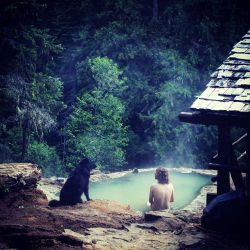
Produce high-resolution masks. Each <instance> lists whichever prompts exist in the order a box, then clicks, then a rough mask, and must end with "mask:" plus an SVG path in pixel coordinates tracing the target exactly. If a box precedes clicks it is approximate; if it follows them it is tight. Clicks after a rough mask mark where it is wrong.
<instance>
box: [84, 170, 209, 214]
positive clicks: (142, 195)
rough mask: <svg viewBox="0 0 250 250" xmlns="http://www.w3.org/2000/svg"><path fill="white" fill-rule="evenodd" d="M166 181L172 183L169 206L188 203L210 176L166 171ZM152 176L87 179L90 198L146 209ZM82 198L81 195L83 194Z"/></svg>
mask: <svg viewBox="0 0 250 250" xmlns="http://www.w3.org/2000/svg"><path fill="white" fill-rule="evenodd" d="M169 176H170V181H171V182H172V183H173V185H174V191H175V192H174V195H175V202H174V203H172V208H173V209H180V208H183V207H185V206H186V205H188V204H189V203H190V202H191V201H192V200H193V199H194V198H195V197H196V196H197V195H198V194H199V192H200V189H201V188H202V187H203V186H205V185H207V184H209V183H211V177H209V176H205V175H201V174H194V173H192V174H184V173H179V172H172V171H170V172H169ZM154 182H156V180H155V179H154V171H147V172H140V173H138V174H128V175H126V176H123V177H120V178H115V179H110V180H105V181H101V182H93V183H90V187H89V193H90V198H91V199H105V200H115V201H119V202H121V203H123V204H128V205H130V207H131V208H133V209H135V210H137V211H146V210H148V207H147V205H146V203H147V201H148V195H149V188H150V185H151V184H152V183H154ZM83 198H84V199H85V197H83Z"/></svg>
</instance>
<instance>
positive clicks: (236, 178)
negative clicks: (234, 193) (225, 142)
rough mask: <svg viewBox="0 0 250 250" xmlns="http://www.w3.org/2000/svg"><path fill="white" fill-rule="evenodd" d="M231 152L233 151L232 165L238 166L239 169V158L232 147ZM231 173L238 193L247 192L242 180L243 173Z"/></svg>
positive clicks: (234, 171)
mask: <svg viewBox="0 0 250 250" xmlns="http://www.w3.org/2000/svg"><path fill="white" fill-rule="evenodd" d="M230 150H231V154H230V165H232V166H236V167H237V168H239V165H238V161H237V157H236V155H235V153H234V150H233V147H232V146H231V149H230ZM230 173H231V176H232V179H233V183H234V186H235V189H236V190H238V191H245V188H244V181H243V178H242V174H241V171H237V170H231V171H230Z"/></svg>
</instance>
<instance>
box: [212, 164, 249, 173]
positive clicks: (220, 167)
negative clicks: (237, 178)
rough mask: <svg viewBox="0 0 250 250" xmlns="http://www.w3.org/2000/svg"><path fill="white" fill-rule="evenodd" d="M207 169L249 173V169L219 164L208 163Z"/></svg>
mask: <svg viewBox="0 0 250 250" xmlns="http://www.w3.org/2000/svg"><path fill="white" fill-rule="evenodd" d="M208 168H209V169H213V170H228V171H235V172H241V173H250V168H248V167H240V166H236V165H235V166H232V165H223V164H219V163H208Z"/></svg>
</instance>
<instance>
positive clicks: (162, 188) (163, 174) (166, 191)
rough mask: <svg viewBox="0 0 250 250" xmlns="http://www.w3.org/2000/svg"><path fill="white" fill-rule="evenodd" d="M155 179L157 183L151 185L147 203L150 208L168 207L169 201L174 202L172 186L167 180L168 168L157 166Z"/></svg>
mask: <svg viewBox="0 0 250 250" xmlns="http://www.w3.org/2000/svg"><path fill="white" fill-rule="evenodd" d="M155 179H156V180H158V183H156V184H153V185H151V187H150V193H149V203H150V207H151V209H152V210H154V211H155V210H164V209H170V203H171V202H174V187H173V185H172V183H170V182H169V176H168V170H167V169H165V168H162V167H160V168H157V169H156V171H155Z"/></svg>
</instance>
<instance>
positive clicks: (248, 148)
mask: <svg viewBox="0 0 250 250" xmlns="http://www.w3.org/2000/svg"><path fill="white" fill-rule="evenodd" d="M246 144H247V145H246V152H247V167H248V168H249V169H250V126H249V127H248V129H247V143H246ZM246 193H247V195H248V196H250V173H247V174H246Z"/></svg>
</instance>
